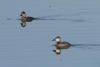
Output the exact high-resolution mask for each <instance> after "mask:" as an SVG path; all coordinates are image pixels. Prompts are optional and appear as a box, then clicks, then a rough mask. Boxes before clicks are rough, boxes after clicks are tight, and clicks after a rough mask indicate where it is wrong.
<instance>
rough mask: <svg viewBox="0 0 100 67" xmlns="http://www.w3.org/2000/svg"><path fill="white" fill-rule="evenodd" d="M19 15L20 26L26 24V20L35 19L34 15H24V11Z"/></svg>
mask: <svg viewBox="0 0 100 67" xmlns="http://www.w3.org/2000/svg"><path fill="white" fill-rule="evenodd" d="M20 16H21V26H22V27H25V26H26V22H31V21H32V20H35V19H36V18H34V17H30V16H26V13H25V12H24V11H22V12H21V15H20Z"/></svg>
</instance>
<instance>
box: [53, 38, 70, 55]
mask: <svg viewBox="0 0 100 67" xmlns="http://www.w3.org/2000/svg"><path fill="white" fill-rule="evenodd" d="M52 41H56V45H55V46H56V50H53V52H55V53H56V54H61V49H67V48H69V47H70V46H71V44H70V43H69V42H65V41H64V42H62V41H61V37H60V36H57V37H55V38H54V39H53V40H52Z"/></svg>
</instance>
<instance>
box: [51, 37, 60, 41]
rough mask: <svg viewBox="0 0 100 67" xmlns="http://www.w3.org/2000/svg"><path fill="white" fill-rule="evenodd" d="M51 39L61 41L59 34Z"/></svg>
mask: <svg viewBox="0 0 100 67" xmlns="http://www.w3.org/2000/svg"><path fill="white" fill-rule="evenodd" d="M52 41H56V42H60V41H61V37H60V36H57V37H55V38H54V39H53V40H52Z"/></svg>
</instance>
